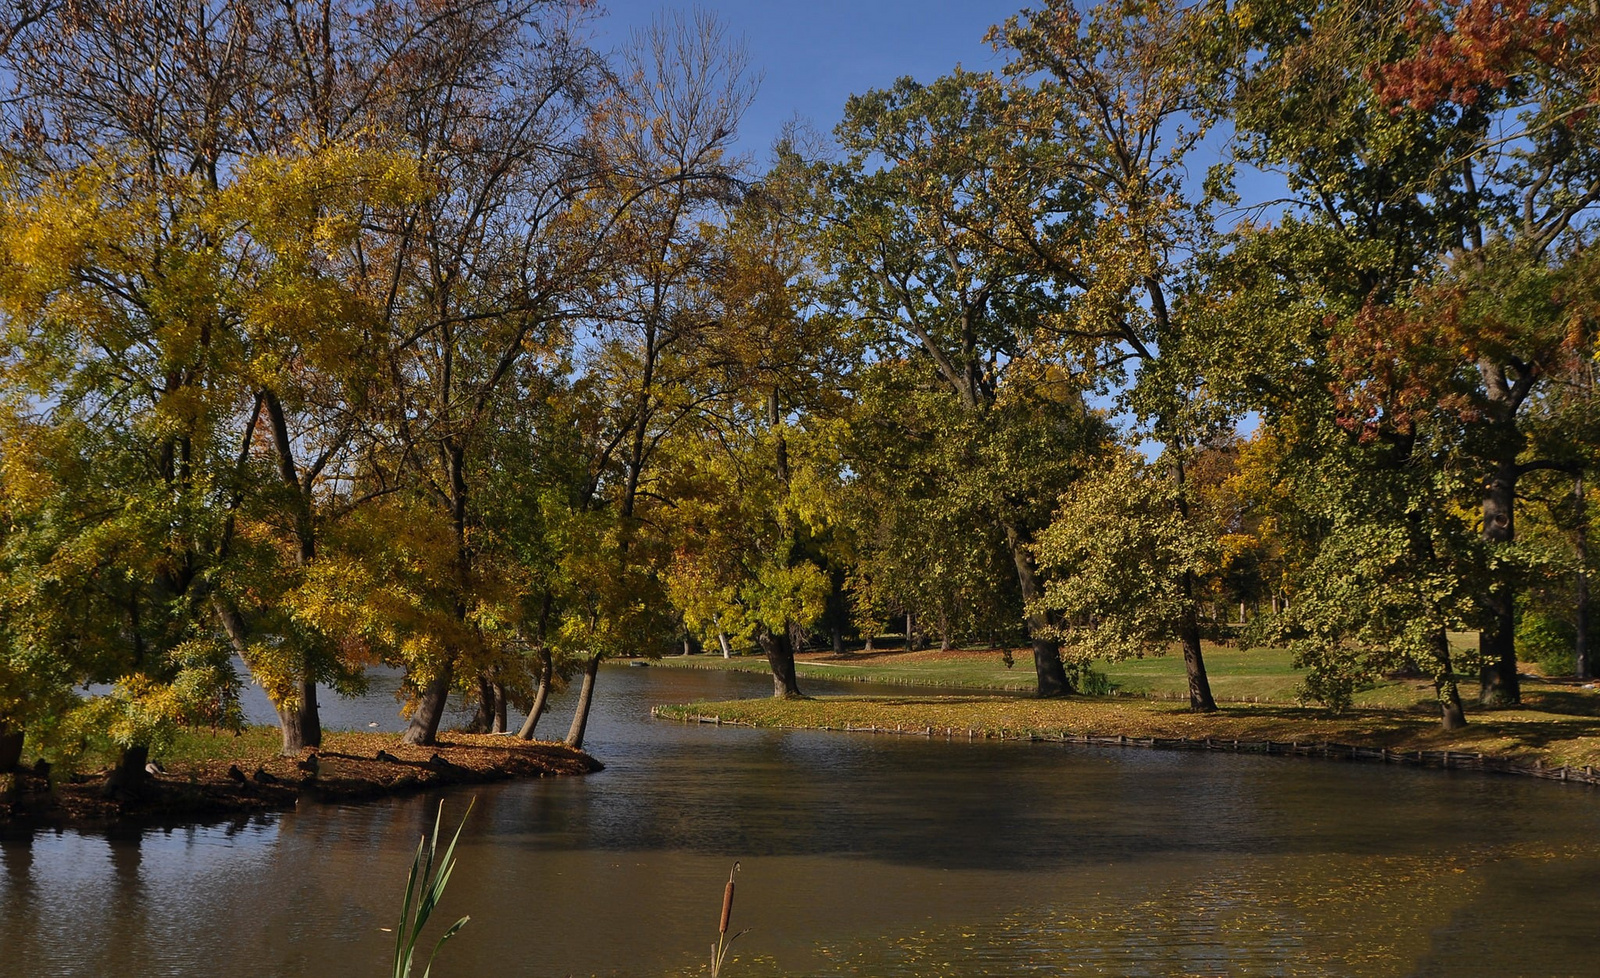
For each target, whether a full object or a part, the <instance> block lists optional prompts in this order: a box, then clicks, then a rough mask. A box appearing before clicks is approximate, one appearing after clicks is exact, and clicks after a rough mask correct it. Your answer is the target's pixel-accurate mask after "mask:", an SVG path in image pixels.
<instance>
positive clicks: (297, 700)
mask: <svg viewBox="0 0 1600 978" xmlns="http://www.w3.org/2000/svg"><path fill="white" fill-rule="evenodd" d="M211 607H212V610H213V611H214V612H215V613H216V616H217V621H218V622H219V623H220V624H221V625H222V630H223V632H224V633H225V634H226V635H227V636H228V641H229V643H230V644H231V645H232V646H233V651H234V652H236V653H237V654H238V656H239V658H241V659H244V658H245V653H246V652H248V651H249V648H250V633H249V626H248V625H247V624H246V623H245V620H244V615H242V614H240V613H239V609H237V608H235V607H234V606H233V605H232V604H230V603H228V602H227V601H225V600H223V599H222V598H220V597H216V598H213V599H212V602H211ZM245 664H246V665H249V661H248V660H246V662H245ZM299 687H300V689H299V695H298V696H287V697H283V698H281V699H280V698H279V697H278V696H273V697H271V698H272V699H273V701H274V702H273V704H272V708H273V709H274V710H276V711H277V714H278V732H279V734H280V735H281V736H282V739H283V745H282V747H281V748H279V752H280V753H281V754H283V756H284V757H293V756H294V755H296V754H299V753H300V752H301V751H303V750H305V749H306V748H307V747H321V746H322V721H321V719H320V717H319V716H318V714H317V683H316V680H314V679H312V678H311V676H310V675H308V674H306V673H302V674H301V676H300V680H299Z"/></svg>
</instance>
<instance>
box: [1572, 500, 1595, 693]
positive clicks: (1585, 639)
mask: <svg viewBox="0 0 1600 978" xmlns="http://www.w3.org/2000/svg"><path fill="white" fill-rule="evenodd" d="M1572 496H1573V503H1574V507H1573V508H1574V509H1576V510H1577V514H1576V515H1577V523H1578V526H1577V530H1578V534H1577V537H1578V539H1577V545H1578V580H1577V582H1576V586H1575V588H1574V590H1575V591H1576V592H1577V593H1576V594H1575V595H1574V597H1575V598H1576V599H1577V600H1576V604H1577V622H1576V624H1577V636H1576V641H1575V642H1574V644H1573V649H1572V651H1573V657H1572V658H1573V666H1574V671H1575V672H1576V674H1577V677H1578V678H1579V679H1591V678H1593V676H1594V667H1593V666H1592V665H1590V663H1589V506H1588V499H1587V497H1585V496H1584V493H1583V475H1582V473H1579V475H1578V478H1577V480H1576V481H1575V484H1574V486H1573V489H1572Z"/></svg>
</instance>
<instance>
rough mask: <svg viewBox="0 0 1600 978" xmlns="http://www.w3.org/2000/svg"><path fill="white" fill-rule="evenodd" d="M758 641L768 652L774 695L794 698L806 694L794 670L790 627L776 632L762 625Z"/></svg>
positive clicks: (781, 697) (762, 648)
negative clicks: (801, 689)
mask: <svg viewBox="0 0 1600 978" xmlns="http://www.w3.org/2000/svg"><path fill="white" fill-rule="evenodd" d="M756 641H757V642H759V643H761V650H762V651H763V652H765V653H766V654H767V665H768V667H770V668H771V669H772V695H773V698H775V699H780V700H792V699H801V698H803V697H804V696H805V694H804V693H802V692H800V682H799V680H798V678H796V676H795V672H794V643H792V642H790V641H789V632H788V629H785V630H784V631H783V632H782V633H781V634H775V633H774V632H772V630H771V629H769V628H767V627H766V626H765V625H762V626H761V627H760V628H758V629H756Z"/></svg>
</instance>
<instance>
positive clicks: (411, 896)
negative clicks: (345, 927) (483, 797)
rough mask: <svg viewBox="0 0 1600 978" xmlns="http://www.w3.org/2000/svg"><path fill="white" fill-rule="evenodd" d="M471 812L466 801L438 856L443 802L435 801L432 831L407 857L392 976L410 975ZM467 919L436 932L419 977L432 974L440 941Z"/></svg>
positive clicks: (453, 934) (447, 937) (442, 942)
mask: <svg viewBox="0 0 1600 978" xmlns="http://www.w3.org/2000/svg"><path fill="white" fill-rule="evenodd" d="M474 801H476V799H474ZM471 814H472V803H471V802H469V803H468V804H467V810H466V812H464V813H463V814H462V816H461V824H460V825H457V826H456V832H455V835H453V836H451V837H450V844H449V845H448V846H446V847H445V850H444V854H443V855H442V856H439V855H438V848H439V823H440V821H441V820H442V819H443V818H444V802H442V801H441V802H439V813H438V814H437V815H436V816H434V820H433V832H432V833H431V834H430V835H426V836H423V837H422V839H421V841H419V842H418V843H417V854H416V856H414V857H413V858H412V860H411V872H410V874H409V875H408V876H407V877H406V898H405V902H404V904H403V905H402V906H401V908H400V926H398V927H396V928H395V933H394V971H393V974H394V978H410V976H411V965H412V960H413V959H414V958H415V957H416V949H417V942H418V941H419V940H420V939H421V938H422V930H423V928H424V927H426V926H427V924H428V918H430V917H432V916H433V911H434V910H435V909H436V908H437V907H438V905H439V900H440V898H442V897H443V896H444V889H445V887H446V886H447V885H449V883H450V874H451V873H453V872H455V868H456V860H455V852H456V843H457V842H460V841H461V830H462V829H464V828H466V825H467V816H469V815H471ZM436 856H437V861H436V858H435V857H436ZM471 919H472V918H471V917H462V918H461V919H460V920H458V921H456V922H455V923H453V924H451V925H450V926H449V927H448V928H446V929H445V932H444V933H443V934H442V935H440V937H439V940H438V941H437V942H435V943H434V945H433V951H432V953H430V954H429V955H428V963H427V965H426V966H424V967H423V969H422V978H428V976H429V975H431V974H432V973H433V962H434V960H435V959H436V958H438V956H439V949H440V948H442V947H444V942H445V941H448V940H449V939H450V938H452V937H454V936H456V934H458V933H460V931H461V928H463V927H465V926H466V925H467V921H469V920H471Z"/></svg>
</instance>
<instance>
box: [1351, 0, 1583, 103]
mask: <svg viewBox="0 0 1600 978" xmlns="http://www.w3.org/2000/svg"><path fill="white" fill-rule="evenodd" d="M1405 26H1406V30H1407V32H1408V33H1410V34H1411V35H1412V36H1413V37H1414V38H1416V40H1417V42H1418V47H1417V51H1416V53H1415V54H1413V55H1411V56H1410V57H1407V58H1402V59H1401V60H1399V61H1393V62H1390V63H1388V64H1384V65H1375V66H1374V67H1373V69H1372V70H1371V72H1370V75H1371V77H1372V80H1373V88H1374V89H1375V90H1376V92H1377V94H1378V98H1379V99H1380V100H1381V101H1382V102H1383V103H1384V104H1386V105H1388V106H1389V107H1390V110H1391V111H1392V112H1395V113H1399V112H1400V111H1401V110H1402V108H1403V107H1405V106H1409V107H1411V108H1412V109H1415V110H1417V111H1419V112H1427V111H1429V110H1430V109H1432V108H1433V107H1434V106H1436V105H1438V104H1439V103H1440V102H1446V101H1448V102H1453V103H1455V104H1456V105H1462V106H1470V105H1473V104H1475V103H1477V101H1478V100H1479V99H1480V98H1481V97H1483V95H1484V94H1486V93H1488V92H1496V91H1503V90H1505V89H1506V88H1507V87H1508V86H1509V85H1510V84H1511V83H1512V80H1513V78H1514V77H1515V76H1516V75H1517V73H1519V72H1520V71H1523V70H1526V69H1527V68H1529V67H1531V66H1533V65H1535V64H1544V65H1553V64H1556V63H1557V62H1558V61H1560V60H1561V59H1562V58H1563V57H1564V56H1565V55H1566V54H1567V52H1568V43H1567V41H1568V37H1567V25H1566V24H1565V23H1564V22H1562V21H1560V20H1557V19H1556V18H1554V17H1552V16H1550V15H1549V14H1547V13H1545V12H1544V11H1543V10H1541V9H1539V4H1538V3H1537V2H1536V0H1415V2H1413V3H1412V5H1411V9H1410V11H1409V12H1408V13H1407V15H1406V25H1405Z"/></svg>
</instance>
